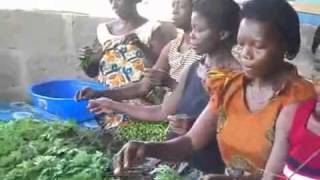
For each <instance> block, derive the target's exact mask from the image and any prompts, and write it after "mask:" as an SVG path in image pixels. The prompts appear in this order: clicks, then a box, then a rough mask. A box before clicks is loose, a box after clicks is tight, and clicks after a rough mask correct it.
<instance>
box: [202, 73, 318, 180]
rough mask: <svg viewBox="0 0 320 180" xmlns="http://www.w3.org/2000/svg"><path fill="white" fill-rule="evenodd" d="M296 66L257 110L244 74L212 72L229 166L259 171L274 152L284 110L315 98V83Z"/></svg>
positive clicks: (213, 98) (220, 135)
mask: <svg viewBox="0 0 320 180" xmlns="http://www.w3.org/2000/svg"><path fill="white" fill-rule="evenodd" d="M293 69H294V71H293V73H292V76H291V77H290V80H288V81H287V83H286V84H285V86H284V87H283V89H282V90H281V91H279V92H277V93H276V94H275V96H273V98H272V99H270V101H269V103H268V104H267V105H266V106H265V107H264V108H263V109H261V110H259V111H256V112H251V111H250V110H249V109H248V107H247V105H246V102H245V93H244V88H245V87H246V86H245V84H246V78H245V76H244V74H242V73H235V72H231V71H228V72H223V71H215V72H214V73H211V75H209V78H208V80H207V81H206V85H207V86H208V87H207V88H208V91H209V92H210V94H211V95H212V96H211V100H210V102H209V106H211V109H212V111H214V112H218V113H219V119H218V125H217V139H218V142H219V148H220V151H221V155H222V157H223V160H224V162H225V164H226V165H227V167H231V168H234V169H241V170H243V171H245V172H250V173H253V174H256V173H259V169H261V168H262V169H263V168H264V167H265V164H266V162H267V160H268V157H269V154H270V152H271V148H272V145H273V140H274V128H275V121H276V120H277V117H278V115H279V112H280V111H281V109H282V108H283V107H284V106H285V105H288V104H290V103H294V102H299V101H304V100H307V99H310V98H313V97H315V91H314V88H313V85H312V84H311V83H310V82H308V81H306V80H304V79H303V78H302V77H300V76H299V75H298V74H297V72H296V69H295V68H293Z"/></svg>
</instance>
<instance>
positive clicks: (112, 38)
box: [79, 0, 173, 88]
mask: <svg viewBox="0 0 320 180" xmlns="http://www.w3.org/2000/svg"><path fill="white" fill-rule="evenodd" d="M140 1H141V0H110V3H112V8H113V10H114V11H115V13H116V14H117V15H118V19H116V20H114V21H111V22H109V23H101V24H99V25H98V28H97V41H98V42H99V44H97V43H96V44H95V45H94V50H93V49H91V48H89V47H85V48H83V49H81V51H80V55H79V58H80V59H82V61H89V62H86V63H84V64H83V65H84V66H83V70H84V71H85V73H86V74H87V75H88V76H90V77H97V79H98V80H99V81H100V82H101V83H105V84H106V85H108V86H109V87H110V88H113V87H119V86H123V85H125V84H126V83H128V82H131V81H137V80H139V79H140V78H141V75H142V72H143V70H144V67H152V66H153V64H155V60H156V59H157V57H158V56H159V54H160V51H161V49H162V48H163V47H164V45H166V44H167V43H168V42H169V40H171V39H172V37H173V36H172V33H171V34H170V32H169V31H168V30H170V29H165V26H162V25H161V24H160V23H159V22H155V21H149V20H147V19H145V18H143V17H142V16H140V15H139V14H138V12H137V8H136V4H137V3H138V2H140Z"/></svg>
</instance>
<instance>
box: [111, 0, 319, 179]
mask: <svg viewBox="0 0 320 180" xmlns="http://www.w3.org/2000/svg"><path fill="white" fill-rule="evenodd" d="M242 15H243V19H242V21H241V23H240V29H239V33H238V45H239V47H240V52H241V55H240V59H239V62H240V64H241V65H242V67H243V72H242V73H235V72H231V71H229V72H225V71H212V72H211V73H210V75H209V78H208V80H207V85H208V91H209V92H210V94H211V101H210V102H209V104H208V105H207V107H206V109H205V110H204V111H203V112H202V114H201V115H200V116H199V118H198V119H197V120H196V123H195V124H194V125H193V127H192V128H191V130H190V131H189V132H188V133H187V134H185V135H184V136H181V137H178V138H176V139H173V140H170V141H166V142H163V143H156V142H145V143H143V142H129V143H128V144H126V145H125V146H124V148H123V149H122V150H121V151H120V152H119V153H118V156H119V158H118V161H117V165H118V167H117V168H116V169H115V173H120V174H121V172H123V170H125V169H126V168H128V167H130V166H132V165H133V164H135V163H138V162H139V161H140V160H141V159H144V158H145V157H156V158H160V159H164V160H172V161H182V160H186V159H189V158H190V157H191V154H192V151H196V150H198V149H200V148H202V147H203V146H205V145H207V144H208V143H210V142H212V141H214V139H215V138H217V140H218V143H219V148H220V151H221V155H222V158H223V160H224V162H225V164H226V166H227V168H226V173H225V174H224V175H222V174H221V175H212V176H211V177H207V179H242V178H244V179H255V178H257V179H259V178H261V174H262V171H263V169H264V168H265V165H266V162H267V160H268V158H269V155H270V151H271V148H272V146H273V140H274V128H275V123H276V122H277V121H278V120H279V118H285V116H283V110H284V109H285V108H286V106H287V105H289V104H292V103H296V102H300V101H304V100H307V99H310V98H313V97H314V96H315V91H314V88H313V85H312V84H311V83H310V82H308V81H306V80H304V79H303V78H302V77H300V76H299V75H298V74H297V71H296V68H295V67H294V66H293V65H292V64H290V63H288V62H286V61H285V60H284V59H285V58H287V59H293V58H294V57H295V56H296V54H297V53H298V51H299V47H300V34H299V20H298V16H297V13H296V12H295V11H294V9H293V8H292V7H291V6H290V5H289V4H288V3H287V2H286V1H285V0H251V1H248V2H247V3H245V4H244V6H243V10H242ZM177 147H179V148H177Z"/></svg>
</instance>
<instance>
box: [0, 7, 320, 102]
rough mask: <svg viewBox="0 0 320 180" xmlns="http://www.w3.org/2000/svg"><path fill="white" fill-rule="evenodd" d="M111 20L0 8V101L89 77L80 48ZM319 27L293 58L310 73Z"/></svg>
mask: <svg viewBox="0 0 320 180" xmlns="http://www.w3.org/2000/svg"><path fill="white" fill-rule="evenodd" d="M103 21H107V19H101V18H90V17H88V16H83V15H79V14H78V15H77V14H64V13H57V12H48V11H36V12H34V11H33V12H31V11H9V10H1V11H0V100H13V99H14V100H24V99H26V98H27V94H26V93H25V92H26V88H27V87H28V85H30V84H31V83H33V82H37V81H41V80H47V79H56V78H85V75H84V74H83V73H82V71H81V70H80V68H79V66H78V65H79V62H78V60H77V57H76V50H77V49H78V48H80V47H82V46H84V45H89V44H91V42H92V41H93V39H94V38H95V36H96V34H95V29H96V26H97V24H98V23H99V22H103ZM315 29H316V27H314V26H309V25H303V26H302V27H301V32H302V37H303V38H302V40H303V41H302V48H301V53H300V54H299V56H298V57H297V59H296V60H295V61H293V62H294V63H296V64H298V65H299V70H300V71H301V72H302V73H303V74H305V75H307V76H310V74H311V73H312V70H313V68H312V67H313V63H312V59H313V56H312V55H311V51H310V46H311V42H312V38H313V34H314V32H315Z"/></svg>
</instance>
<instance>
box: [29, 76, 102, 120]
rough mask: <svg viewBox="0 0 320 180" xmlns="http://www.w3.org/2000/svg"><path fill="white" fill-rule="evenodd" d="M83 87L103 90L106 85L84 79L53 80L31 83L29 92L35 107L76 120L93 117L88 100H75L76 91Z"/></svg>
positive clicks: (63, 117)
mask: <svg viewBox="0 0 320 180" xmlns="http://www.w3.org/2000/svg"><path fill="white" fill-rule="evenodd" d="M85 87H91V88H92V89H95V90H105V89H107V87H106V86H104V85H102V84H100V83H97V82H93V81H85V80H53V81H46V82H41V83H37V84H33V85H31V87H30V88H29V93H30V94H31V99H32V103H33V105H34V106H35V107H38V108H41V109H44V110H45V111H47V112H49V113H51V114H54V115H57V116H59V117H60V118H62V119H66V120H68V119H70V120H76V121H78V122H82V121H86V120H90V119H93V118H94V114H92V113H90V112H89V111H88V110H87V105H88V100H81V101H75V99H74V96H75V94H76V92H78V91H79V90H81V89H82V88H85Z"/></svg>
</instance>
